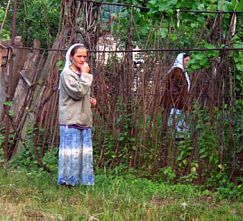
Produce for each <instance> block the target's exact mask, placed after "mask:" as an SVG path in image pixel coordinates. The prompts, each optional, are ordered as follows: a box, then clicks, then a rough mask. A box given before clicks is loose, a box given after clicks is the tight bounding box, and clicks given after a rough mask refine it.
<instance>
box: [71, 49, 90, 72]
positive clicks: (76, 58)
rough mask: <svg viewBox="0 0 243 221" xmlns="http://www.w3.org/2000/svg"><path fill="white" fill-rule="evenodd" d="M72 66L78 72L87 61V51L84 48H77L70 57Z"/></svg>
mask: <svg viewBox="0 0 243 221" xmlns="http://www.w3.org/2000/svg"><path fill="white" fill-rule="evenodd" d="M71 60H72V65H74V66H75V67H76V68H77V69H78V70H81V67H82V65H83V64H84V63H85V62H86V60H87V50H86V49H85V48H78V49H77V50H76V52H75V54H74V55H73V57H71Z"/></svg>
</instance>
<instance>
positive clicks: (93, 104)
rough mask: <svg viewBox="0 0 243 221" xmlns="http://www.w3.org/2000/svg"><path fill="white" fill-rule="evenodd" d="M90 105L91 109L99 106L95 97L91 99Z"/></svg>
mask: <svg viewBox="0 0 243 221" xmlns="http://www.w3.org/2000/svg"><path fill="white" fill-rule="evenodd" d="M90 103H91V107H96V105H97V101H96V99H95V98H93V97H91V98H90Z"/></svg>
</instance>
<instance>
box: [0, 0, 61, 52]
mask: <svg viewBox="0 0 243 221" xmlns="http://www.w3.org/2000/svg"><path fill="white" fill-rule="evenodd" d="M1 5H2V7H4V6H5V2H3V3H0V7H1ZM10 8H12V5H11V6H10ZM12 13H13V12H12V10H10V11H9V13H8V17H7V18H8V19H7V21H6V27H5V29H4V31H3V32H2V33H1V35H2V36H1V38H6V37H9V30H11V21H12V16H13V14H12ZM59 13H60V1H59V0H52V1H48V0H34V1H32V0H25V1H20V2H18V11H17V26H16V28H17V30H16V32H17V35H20V36H22V37H23V39H24V44H25V46H32V45H33V40H34V39H39V40H40V41H41V43H42V46H43V47H51V46H52V43H53V41H54V38H55V37H56V33H57V31H58V26H59ZM1 14H2V12H1V8H0V23H1Z"/></svg>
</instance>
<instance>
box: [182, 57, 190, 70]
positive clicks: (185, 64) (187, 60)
mask: <svg viewBox="0 0 243 221" xmlns="http://www.w3.org/2000/svg"><path fill="white" fill-rule="evenodd" d="M189 61H190V57H189V56H188V57H185V58H184V59H183V62H184V66H185V67H187V65H188V62H189Z"/></svg>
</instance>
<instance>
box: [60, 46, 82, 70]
mask: <svg viewBox="0 0 243 221" xmlns="http://www.w3.org/2000/svg"><path fill="white" fill-rule="evenodd" d="M78 45H80V46H82V47H84V45H83V44H80V43H77V44H73V45H72V46H71V47H70V48H69V49H68V50H67V53H66V57H65V58H66V61H65V66H64V69H65V68H69V66H70V65H71V64H72V62H71V59H70V53H71V51H72V50H73V48H74V47H76V46H78ZM84 48H85V47H84Z"/></svg>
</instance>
